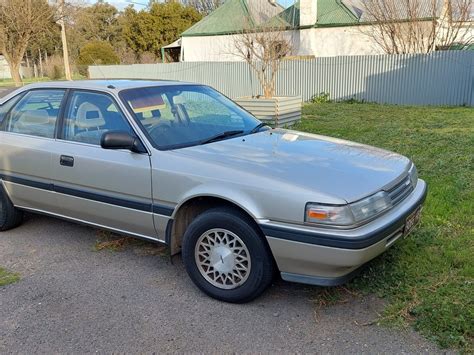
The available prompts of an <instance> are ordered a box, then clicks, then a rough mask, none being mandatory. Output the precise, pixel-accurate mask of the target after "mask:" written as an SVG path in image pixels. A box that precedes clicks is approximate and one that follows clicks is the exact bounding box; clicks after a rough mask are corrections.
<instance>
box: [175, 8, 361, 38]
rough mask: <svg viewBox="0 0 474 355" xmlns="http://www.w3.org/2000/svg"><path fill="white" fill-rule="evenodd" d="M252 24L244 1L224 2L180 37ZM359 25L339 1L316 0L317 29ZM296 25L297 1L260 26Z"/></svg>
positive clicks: (224, 31)
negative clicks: (320, 27)
mask: <svg viewBox="0 0 474 355" xmlns="http://www.w3.org/2000/svg"><path fill="white" fill-rule="evenodd" d="M262 1H263V0H262ZM314 1H316V0H314ZM251 21H252V19H251V16H249V10H248V7H247V2H246V0H227V1H226V2H224V4H223V5H221V6H220V7H218V8H217V9H216V10H215V11H213V12H212V13H211V14H209V15H208V16H206V17H205V18H203V19H202V20H201V21H199V22H198V23H196V24H195V25H194V26H192V27H190V28H189V29H187V30H186V31H184V32H183V33H182V36H184V37H186V36H212V35H221V34H231V33H237V32H240V31H242V30H244V29H246V28H248V26H249V22H251ZM358 22H359V20H358V19H357V17H356V16H355V15H354V14H353V13H352V12H351V11H350V10H349V9H348V8H347V7H346V6H345V5H344V4H343V3H342V2H341V0H318V19H317V21H316V24H314V25H315V26H316V27H317V26H343V25H352V24H357V23H358ZM299 23H300V3H299V1H298V2H296V3H295V4H294V5H293V6H290V7H289V8H287V9H285V10H284V11H282V12H281V13H279V14H278V15H276V16H274V17H273V18H272V19H270V20H269V21H268V22H267V23H265V24H263V25H262V26H263V27H265V26H272V27H273V26H284V27H289V28H298V27H299Z"/></svg>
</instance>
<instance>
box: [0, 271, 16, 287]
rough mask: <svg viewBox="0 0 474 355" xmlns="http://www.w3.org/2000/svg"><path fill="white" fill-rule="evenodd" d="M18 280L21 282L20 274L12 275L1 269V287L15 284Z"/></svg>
mask: <svg viewBox="0 0 474 355" xmlns="http://www.w3.org/2000/svg"><path fill="white" fill-rule="evenodd" d="M18 280H20V276H19V275H18V274H14V273H11V272H9V271H7V270H5V269H4V268H2V267H0V287H1V286H6V285H9V284H12V283H15V282H17V281H18Z"/></svg>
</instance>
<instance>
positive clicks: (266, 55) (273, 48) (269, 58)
mask: <svg viewBox="0 0 474 355" xmlns="http://www.w3.org/2000/svg"><path fill="white" fill-rule="evenodd" d="M233 42H234V43H233V44H234V48H235V54H236V55H237V56H239V57H240V58H242V59H243V60H245V61H246V62H247V64H248V65H249V66H250V68H251V69H252V70H253V71H254V73H255V74H256V75H257V78H258V81H259V83H260V85H261V87H262V90H263V96H264V97H265V98H270V97H274V96H275V82H276V75H277V73H278V71H279V70H280V66H281V62H282V60H283V58H284V57H286V56H288V55H290V54H291V52H292V49H293V45H292V41H291V36H288V35H287V34H285V31H283V30H282V29H280V28H275V27H265V28H259V29H255V30H250V29H249V30H244V31H243V32H242V33H239V34H238V35H235V38H234V41H233Z"/></svg>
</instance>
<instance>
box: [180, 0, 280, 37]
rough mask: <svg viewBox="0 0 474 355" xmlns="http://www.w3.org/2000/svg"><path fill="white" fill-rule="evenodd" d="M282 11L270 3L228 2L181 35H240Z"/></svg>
mask: <svg viewBox="0 0 474 355" xmlns="http://www.w3.org/2000/svg"><path fill="white" fill-rule="evenodd" d="M282 10H283V7H281V6H280V5H278V4H276V5H275V6H274V5H271V4H270V3H269V2H268V1H262V0H226V1H225V2H224V3H223V4H222V5H221V6H219V7H218V8H217V9H216V10H214V11H213V12H211V13H210V14H209V15H207V16H206V17H204V18H203V19H202V20H201V21H199V22H197V23H196V24H194V25H193V26H191V27H190V28H188V29H187V30H186V31H184V32H183V33H182V34H181V35H182V36H183V37H189V36H211V35H221V34H231V33H238V32H241V31H243V30H245V29H248V28H249V27H253V26H258V25H260V24H262V23H264V22H267V21H268V20H270V19H271V18H272V17H274V16H275V15H277V14H278V13H280V12H281V11H282Z"/></svg>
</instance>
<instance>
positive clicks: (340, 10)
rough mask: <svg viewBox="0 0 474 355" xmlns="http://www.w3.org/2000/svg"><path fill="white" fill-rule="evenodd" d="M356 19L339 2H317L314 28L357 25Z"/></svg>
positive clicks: (335, 0) (320, 0) (321, 0)
mask: <svg viewBox="0 0 474 355" xmlns="http://www.w3.org/2000/svg"><path fill="white" fill-rule="evenodd" d="M358 22H359V20H358V18H357V17H356V16H355V15H354V14H353V13H352V12H351V11H350V10H349V9H348V8H347V7H346V6H345V5H344V4H343V3H342V2H341V1H340V0H318V20H317V21H316V26H337V25H349V24H351V25H352V24H357V23H358Z"/></svg>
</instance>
